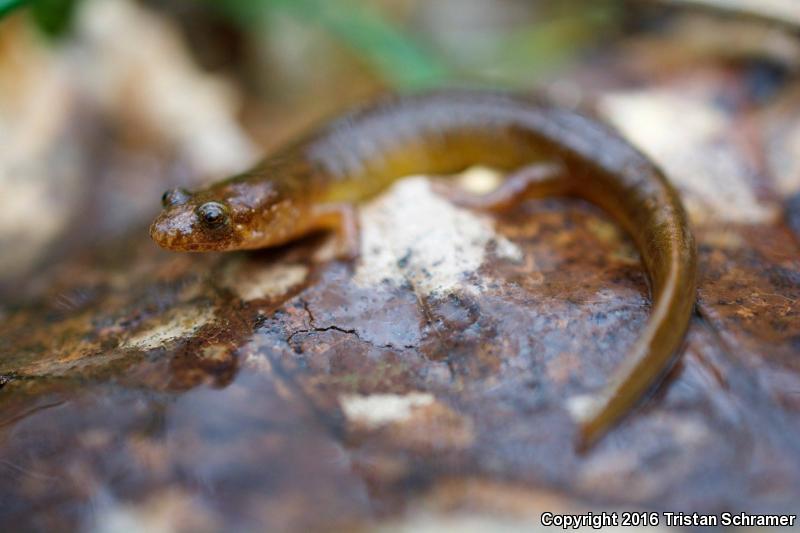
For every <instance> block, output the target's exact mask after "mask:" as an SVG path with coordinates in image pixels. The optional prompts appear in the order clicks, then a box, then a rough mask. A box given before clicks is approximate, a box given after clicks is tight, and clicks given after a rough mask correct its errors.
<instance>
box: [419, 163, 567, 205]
mask: <svg viewBox="0 0 800 533" xmlns="http://www.w3.org/2000/svg"><path fill="white" fill-rule="evenodd" d="M567 186H568V183H567V175H566V169H565V168H564V167H563V166H561V165H559V164H556V163H535V164H532V165H529V166H526V167H522V168H520V169H519V170H516V171H515V172H513V173H511V174H509V175H508V176H507V177H506V178H505V180H503V182H502V183H501V184H500V185H499V186H498V187H497V188H496V189H495V190H493V191H491V192H488V193H486V194H471V193H469V192H467V191H465V190H463V189H461V188H459V187H455V186H452V184H447V185H444V184H441V183H436V184H434V190H435V191H436V192H437V193H439V194H441V195H442V196H444V197H445V198H447V199H448V200H450V201H451V202H453V203H454V204H456V205H459V206H462V207H466V208H470V209H478V210H481V211H492V212H495V213H501V212H503V211H508V210H510V209H512V208H513V207H514V206H516V205H518V204H519V203H520V202H522V201H524V200H529V199H532V198H542V197H545V196H554V195H560V194H564V193H566V192H567Z"/></svg>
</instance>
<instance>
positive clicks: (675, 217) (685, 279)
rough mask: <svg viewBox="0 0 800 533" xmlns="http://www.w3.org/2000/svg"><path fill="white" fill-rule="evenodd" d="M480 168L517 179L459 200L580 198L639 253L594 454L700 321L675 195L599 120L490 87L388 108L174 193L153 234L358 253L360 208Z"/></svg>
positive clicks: (582, 439) (691, 256)
mask: <svg viewBox="0 0 800 533" xmlns="http://www.w3.org/2000/svg"><path fill="white" fill-rule="evenodd" d="M476 164H481V165H487V166H491V167H494V168H497V169H499V170H502V171H505V172H508V173H510V174H509V175H508V177H507V179H505V180H504V181H503V182H502V184H501V185H499V186H498V188H497V189H496V190H494V191H492V192H489V193H486V194H484V195H469V194H466V193H458V192H453V193H452V194H451V195H450V197H451V199H452V201H454V202H456V203H458V204H461V205H464V206H466V207H470V208H475V209H484V210H487V211H489V212H502V211H505V210H507V209H509V208H511V207H513V206H514V205H515V204H517V203H518V202H520V201H522V200H526V199H531V198H540V197H543V196H550V195H560V196H574V197H580V198H583V199H586V200H588V201H589V202H591V203H593V204H595V205H597V206H599V207H600V208H601V209H603V210H604V211H605V212H607V213H608V214H609V215H610V216H611V217H612V218H613V219H614V220H616V221H617V222H618V223H619V224H620V225H621V226H622V227H623V228H624V229H625V230H626V231H627V233H628V234H629V235H630V237H631V238H632V239H633V241H634V243H635V244H636V246H637V248H638V250H639V253H640V255H641V260H642V263H643V266H644V270H645V271H646V273H647V279H648V281H649V287H650V293H651V298H652V309H651V313H650V317H649V319H648V321H647V323H646V325H645V326H644V328H643V331H642V332H641V333H640V335H639V337H638V339H637V340H636V342H635V343H634V344H633V346H632V347H631V348H630V350H629V353H628V356H627V358H626V359H625V360H624V362H623V363H622V364H621V365H620V368H618V369H617V371H616V373H615V375H614V376H612V379H611V381H610V383H609V384H608V385H607V386H606V388H605V389H604V390H602V391H601V392H600V393H599V394H598V395H597V396H596V397H595V400H594V401H593V402H591V406H590V408H589V409H587V410H586V412H585V413H583V414H582V415H581V416H579V418H578V432H577V433H578V439H579V440H578V443H579V446H580V447H581V448H582V449H586V448H587V447H588V446H589V445H591V444H592V443H593V442H595V441H596V440H597V439H598V438H599V437H601V436H602V435H603V434H604V433H605V432H606V431H607V430H608V429H609V428H610V427H612V426H613V425H614V424H615V423H617V422H618V421H619V420H620V419H621V418H623V417H624V416H625V415H626V413H628V412H629V411H630V410H631V409H632V408H634V407H635V406H637V405H638V404H639V403H640V402H641V400H642V399H643V397H644V396H645V395H646V394H647V393H648V392H650V391H651V390H652V389H653V388H654V387H655V386H657V385H658V383H659V382H660V380H661V378H662V377H663V375H664V374H665V372H666V371H667V370H668V369H669V368H670V366H671V364H672V363H673V361H674V360H675V358H676V357H677V352H678V351H679V349H680V347H681V344H682V342H683V338H684V335H685V332H686V330H687V327H688V324H689V320H690V318H691V315H692V311H693V307H694V299H695V278H696V251H695V244H694V239H693V236H692V232H691V230H690V227H689V224H688V221H687V217H686V213H685V211H684V208H683V206H682V204H681V200H680V198H679V196H678V194H677V192H676V191H675V189H674V188H673V187H672V185H670V183H669V182H668V180H667V179H666V177H665V176H664V174H662V172H661V171H660V170H659V169H658V168H657V167H656V166H655V165H654V164H653V163H652V162H651V161H650V160H649V159H648V158H647V157H645V156H644V155H643V154H642V153H640V152H639V151H638V150H637V149H635V148H634V147H633V146H632V145H631V144H629V143H628V142H627V141H626V140H625V139H624V138H623V137H621V136H620V134H618V133H617V132H616V131H615V130H613V129H612V128H610V127H608V126H606V125H604V124H602V123H600V122H599V121H597V120H595V119H592V118H589V117H587V116H585V115H583V114H580V113H578V112H575V111H572V110H567V109H562V108H559V107H554V106H550V105H547V104H545V103H541V102H538V101H537V100H534V99H532V98H527V97H524V96H518V95H512V94H505V93H495V92H488V91H471V90H463V91H441V92H431V93H422V94H413V95H406V96H397V97H390V98H385V99H382V100H379V101H378V102H375V103H373V104H371V105H367V106H365V107H363V108H361V109H358V110H356V111H354V112H351V113H349V114H347V115H344V116H342V117H340V118H338V119H335V120H333V121H331V122H328V123H327V124H325V125H323V126H321V127H318V128H316V129H314V130H313V131H311V132H310V133H309V134H307V135H305V136H303V137H300V138H299V139H298V140H297V141H295V142H293V143H291V144H289V145H287V146H286V147H285V148H283V149H281V150H278V151H277V152H276V153H274V154H273V155H271V156H270V157H267V158H266V159H264V160H263V161H262V162H261V163H259V164H258V165H257V166H256V167H255V168H253V169H252V170H250V171H248V172H245V173H243V174H240V175H237V176H233V177H231V178H228V179H225V180H223V181H219V182H217V183H214V184H212V185H210V186H209V187H207V188H205V189H202V190H198V191H196V192H191V193H190V192H188V191H186V190H183V189H173V190H170V191H167V192H166V193H164V196H163V198H162V203H163V206H164V209H163V211H162V212H161V214H160V215H158V217H157V218H156V219H155V221H154V222H153V224H152V226H151V229H150V235H151V236H152V238H153V239H154V240H155V241H156V242H157V243H158V244H159V245H160V246H162V247H164V248H167V249H170V250H178V251H229V250H246V249H254V248H262V247H270V246H276V245H280V244H284V243H288V242H290V241H293V240H295V239H298V238H299V237H302V236H304V235H307V234H308V233H310V232H314V231H319V230H332V231H334V232H336V234H337V235H338V238H339V242H340V243H341V244H342V246H341V249H342V250H343V253H345V254H347V255H349V256H350V257H353V256H355V255H357V251H356V249H357V243H358V225H357V217H356V215H355V211H354V206H355V205H357V204H358V203H359V202H362V201H364V200H365V199H368V198H370V197H373V196H375V195H377V194H378V193H380V192H381V191H383V190H384V189H386V188H387V186H388V185H389V184H391V183H392V182H394V181H395V180H398V179H400V178H402V177H403V176H407V175H410V174H420V173H422V174H428V175H448V174H453V173H457V172H459V171H461V170H464V169H465V168H467V167H469V166H472V165H476ZM452 190H453V191H455V190H456V189H455V188H453V189H452Z"/></svg>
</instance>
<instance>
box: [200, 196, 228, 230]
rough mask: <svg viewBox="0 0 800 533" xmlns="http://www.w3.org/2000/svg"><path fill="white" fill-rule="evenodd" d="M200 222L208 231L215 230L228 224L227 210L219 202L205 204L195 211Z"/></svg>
mask: <svg viewBox="0 0 800 533" xmlns="http://www.w3.org/2000/svg"><path fill="white" fill-rule="evenodd" d="M196 213H197V216H198V218H199V219H200V222H202V223H203V225H204V226H205V227H207V228H209V229H216V228H219V227H222V226H224V225H225V224H226V223H227V222H228V210H227V208H226V207H225V206H224V205H222V204H221V203H219V202H206V203H204V204H203V205H201V206H200V207H198V208H197V210H196Z"/></svg>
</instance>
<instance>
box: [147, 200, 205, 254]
mask: <svg viewBox="0 0 800 533" xmlns="http://www.w3.org/2000/svg"><path fill="white" fill-rule="evenodd" d="M196 226H197V217H196V216H195V214H194V212H193V211H192V210H191V209H176V208H169V209H165V210H164V211H163V212H162V213H161V214H160V215H158V217H156V219H155V220H154V221H153V224H152V225H151V226H150V237H151V238H152V239H153V240H154V241H156V243H157V244H158V245H159V246H161V247H162V248H166V249H168V250H188V249H190V245H191V244H192V243H193V241H195V240H196V239H195V232H196V229H197V228H196Z"/></svg>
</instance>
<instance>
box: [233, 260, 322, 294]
mask: <svg viewBox="0 0 800 533" xmlns="http://www.w3.org/2000/svg"><path fill="white" fill-rule="evenodd" d="M307 276H308V267H306V266H305V265H302V264H296V263H277V264H270V265H268V266H265V267H260V268H247V267H241V265H239V266H237V267H234V268H233V272H229V273H228V274H227V275H226V276H225V280H224V284H225V286H226V287H227V288H229V289H231V290H232V291H233V292H234V293H236V295H238V296H239V298H241V299H242V300H244V301H246V302H249V301H251V300H258V299H261V298H277V297H280V296H283V295H285V294H287V293H288V292H289V291H290V290H292V289H293V288H294V287H297V286H298V285H300V284H302V283H303V282H305V280H306V277H307Z"/></svg>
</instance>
